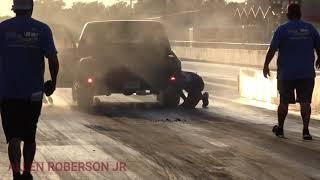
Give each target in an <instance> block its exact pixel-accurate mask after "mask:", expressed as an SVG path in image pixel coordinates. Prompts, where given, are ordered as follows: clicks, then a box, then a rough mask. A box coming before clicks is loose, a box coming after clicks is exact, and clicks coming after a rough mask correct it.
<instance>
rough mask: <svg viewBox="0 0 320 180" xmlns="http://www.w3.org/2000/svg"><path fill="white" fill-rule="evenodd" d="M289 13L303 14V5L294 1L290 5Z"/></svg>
mask: <svg viewBox="0 0 320 180" xmlns="http://www.w3.org/2000/svg"><path fill="white" fill-rule="evenodd" d="M288 14H289V15H301V6H300V5H299V4H296V3H292V4H290V5H289V6H288Z"/></svg>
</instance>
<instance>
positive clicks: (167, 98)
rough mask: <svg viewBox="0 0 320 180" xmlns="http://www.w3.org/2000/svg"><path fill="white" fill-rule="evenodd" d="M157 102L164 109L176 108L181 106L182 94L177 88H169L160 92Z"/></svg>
mask: <svg viewBox="0 0 320 180" xmlns="http://www.w3.org/2000/svg"><path fill="white" fill-rule="evenodd" d="M157 100H158V101H159V103H160V104H161V106H163V107H167V108H176V107H178V106H179V104H180V94H179V91H178V90H177V89H176V88H174V87H169V88H167V89H166V90H163V91H161V92H160V94H159V95H158V96H157Z"/></svg>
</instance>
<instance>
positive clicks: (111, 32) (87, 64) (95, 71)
mask: <svg viewBox="0 0 320 180" xmlns="http://www.w3.org/2000/svg"><path fill="white" fill-rule="evenodd" d="M77 51H78V56H79V57H80V60H79V61H78V62H77V65H76V66H75V67H74V80H73V85H72V97H73V100H74V101H75V102H76V103H77V104H78V105H79V106H81V107H90V106H91V105H92V104H93V98H94V96H99V95H107V96H109V95H111V94H115V93H117V94H124V95H132V94H137V95H149V94H155V95H157V99H158V101H159V102H160V103H161V104H162V105H163V106H166V107H176V106H177V105H178V104H179V102H180V96H179V92H180V90H179V88H177V87H178V86H177V78H178V77H177V75H178V73H179V72H180V71H181V62H180V60H179V59H178V58H177V57H176V55H175V54H174V53H173V51H172V50H171V47H170V43H169V40H168V38H167V35H166V32H165V29H164V27H163V26H162V24H161V23H159V22H155V21H135V20H128V21H104V22H90V23H87V24H86V25H85V27H84V28H83V31H82V34H81V37H80V41H79V44H78V48H77Z"/></svg>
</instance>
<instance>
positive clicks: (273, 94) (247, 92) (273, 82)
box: [238, 68, 320, 112]
mask: <svg viewBox="0 0 320 180" xmlns="http://www.w3.org/2000/svg"><path fill="white" fill-rule="evenodd" d="M238 85H239V93H240V96H241V97H242V98H246V99H251V100H257V101H263V102H268V103H272V104H279V100H280V99H279V94H278V91H277V79H276V72H272V73H271V78H269V79H266V78H264V76H263V72H262V70H258V69H253V68H241V69H240V74H239V82H238ZM292 108H293V109H299V106H298V105H294V106H292ZM312 108H313V111H316V112H319V111H320V77H319V76H317V78H316V80H315V88H314V91H313V97H312Z"/></svg>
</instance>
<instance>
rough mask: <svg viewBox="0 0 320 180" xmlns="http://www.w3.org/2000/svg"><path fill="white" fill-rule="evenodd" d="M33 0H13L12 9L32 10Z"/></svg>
mask: <svg viewBox="0 0 320 180" xmlns="http://www.w3.org/2000/svg"><path fill="white" fill-rule="evenodd" d="M32 8H33V0H13V5H12V10H13V11H14V10H32Z"/></svg>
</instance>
